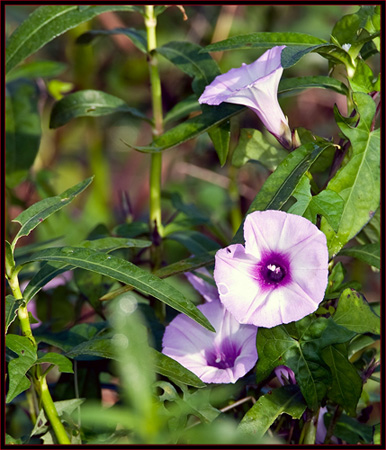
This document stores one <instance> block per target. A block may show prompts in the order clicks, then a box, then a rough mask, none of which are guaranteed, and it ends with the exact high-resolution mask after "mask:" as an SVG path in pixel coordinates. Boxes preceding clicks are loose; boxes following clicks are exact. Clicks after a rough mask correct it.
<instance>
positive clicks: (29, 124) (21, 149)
mask: <svg viewBox="0 0 386 450" xmlns="http://www.w3.org/2000/svg"><path fill="white" fill-rule="evenodd" d="M5 108H6V110H5V113H6V114H5V118H6V121H5V132H6V153H5V158H6V175H7V176H6V182H7V186H8V187H10V188H13V187H15V186H16V185H17V184H19V183H20V182H21V181H23V180H24V179H25V178H26V176H27V174H28V171H29V169H30V168H31V167H32V164H33V163H34V161H35V158H36V155H37V153H38V151H39V146H40V136H41V125H40V115H39V111H38V92H37V87H36V85H35V84H34V83H33V82H31V81H29V80H25V79H20V80H15V81H13V82H11V83H8V84H7V86H6V97H5Z"/></svg>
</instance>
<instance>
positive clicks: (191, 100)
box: [164, 94, 201, 124]
mask: <svg viewBox="0 0 386 450" xmlns="http://www.w3.org/2000/svg"><path fill="white" fill-rule="evenodd" d="M196 111H201V106H200V104H199V103H198V101H197V97H196V96H195V95H194V94H192V95H190V96H189V97H187V98H185V99H184V100H181V101H180V102H179V103H177V104H176V105H175V106H174V107H173V108H172V109H171V110H170V111H169V112H168V113H167V114H166V116H165V118H164V124H166V123H169V122H172V121H174V120H179V119H182V118H183V117H186V116H188V115H189V114H190V113H192V112H196Z"/></svg>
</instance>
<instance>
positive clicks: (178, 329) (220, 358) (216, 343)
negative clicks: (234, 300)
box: [162, 298, 257, 383]
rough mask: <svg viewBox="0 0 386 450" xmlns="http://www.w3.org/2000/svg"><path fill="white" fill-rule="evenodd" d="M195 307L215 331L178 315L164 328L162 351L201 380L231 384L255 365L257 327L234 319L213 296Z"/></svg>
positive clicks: (182, 315)
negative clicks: (209, 300) (208, 301)
mask: <svg viewBox="0 0 386 450" xmlns="http://www.w3.org/2000/svg"><path fill="white" fill-rule="evenodd" d="M198 309H199V310H200V311H201V312H202V313H203V314H204V315H205V316H206V317H207V318H208V320H209V321H210V323H211V324H212V325H213V327H214V329H215V330H216V333H213V332H211V331H209V330H207V329H205V328H203V327H202V326H201V325H199V324H198V323H196V322H194V321H193V320H192V319H190V318H189V317H187V316H185V315H184V314H179V315H178V316H176V317H175V318H174V319H173V320H172V321H171V322H170V324H169V325H168V326H167V327H166V330H165V334H164V337H163V340H162V346H163V349H162V352H163V353H164V354H165V355H167V356H170V357H171V358H173V359H175V360H176V361H178V362H179V363H180V364H181V365H183V366H184V367H186V368H187V369H189V370H190V371H191V372H193V373H194V374H196V375H197V376H198V377H199V378H200V379H201V380H202V381H204V382H205V383H235V382H236V381H237V380H238V379H239V378H241V377H242V376H244V375H245V374H246V373H247V372H249V370H251V369H252V368H253V367H254V365H255V364H256V361H257V350H256V333H257V328H256V327H254V326H252V325H242V324H240V323H239V322H237V321H236V320H235V319H234V317H233V316H232V315H231V314H230V313H229V312H228V311H227V310H226V309H225V308H224V307H223V305H222V304H221V303H220V301H219V300H218V299H216V298H213V299H212V301H211V302H210V303H205V304H203V305H199V306H198Z"/></svg>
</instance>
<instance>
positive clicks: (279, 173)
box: [232, 142, 330, 242]
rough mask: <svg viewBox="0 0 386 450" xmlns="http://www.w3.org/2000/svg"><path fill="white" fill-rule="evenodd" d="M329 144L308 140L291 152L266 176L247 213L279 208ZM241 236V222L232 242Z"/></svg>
mask: <svg viewBox="0 0 386 450" xmlns="http://www.w3.org/2000/svg"><path fill="white" fill-rule="evenodd" d="M329 146H330V144H328V143H326V144H323V145H321V146H319V145H317V144H315V143H313V142H308V143H306V144H304V145H302V146H301V147H299V148H297V149H296V150H294V151H293V152H291V153H290V154H289V155H288V156H287V158H286V159H285V160H284V161H282V162H281V163H280V165H279V166H278V167H277V169H276V170H275V172H273V173H272V174H271V175H270V176H269V177H268V179H267V180H266V182H265V183H264V185H263V187H262V188H261V189H260V191H259V193H258V194H257V196H256V197H255V199H254V200H253V201H252V203H251V205H250V207H249V209H248V212H247V214H250V213H252V212H253V211H264V210H267V209H276V210H281V209H282V208H283V206H284V205H285V203H286V202H287V201H288V200H289V199H290V198H291V196H292V195H293V193H294V191H295V189H296V187H297V185H298V183H299V182H300V180H301V177H302V176H303V174H304V173H305V172H306V171H307V170H308V169H309V168H310V167H311V166H312V164H313V163H314V162H315V161H316V159H317V158H318V156H320V154H321V153H322V152H323V151H324V150H326V149H327V148H328V147H329ZM242 236H243V224H241V225H240V227H239V229H238V230H237V233H236V234H235V236H234V238H233V240H232V242H242V241H243V237H242Z"/></svg>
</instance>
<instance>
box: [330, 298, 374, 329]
mask: <svg viewBox="0 0 386 450" xmlns="http://www.w3.org/2000/svg"><path fill="white" fill-rule="evenodd" d="M333 319H334V322H335V323H337V324H338V325H341V326H343V327H345V328H347V329H348V330H352V331H355V332H356V333H373V334H380V332H381V331H380V326H381V322H380V318H379V316H377V315H376V314H375V313H374V311H373V310H372V309H371V306H370V304H369V303H368V302H367V300H366V299H365V298H364V297H363V295H361V294H360V293H359V292H355V291H354V290H353V289H345V290H344V291H343V292H342V294H341V296H340V297H339V302H338V307H337V309H336V311H335V314H334V316H333Z"/></svg>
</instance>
